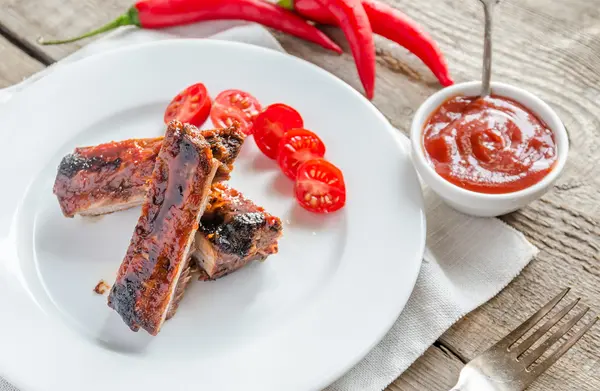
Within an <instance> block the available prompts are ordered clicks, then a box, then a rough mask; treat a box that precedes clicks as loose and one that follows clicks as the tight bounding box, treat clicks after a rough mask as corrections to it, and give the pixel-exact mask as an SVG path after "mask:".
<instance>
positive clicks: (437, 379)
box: [386, 346, 463, 391]
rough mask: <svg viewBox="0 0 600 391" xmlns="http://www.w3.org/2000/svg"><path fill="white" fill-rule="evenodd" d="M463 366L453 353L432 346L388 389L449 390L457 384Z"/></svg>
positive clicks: (412, 390) (410, 390) (414, 390)
mask: <svg viewBox="0 0 600 391" xmlns="http://www.w3.org/2000/svg"><path fill="white" fill-rule="evenodd" d="M462 366H463V363H462V362H461V361H459V360H458V359H457V358H456V357H455V356H453V355H452V353H450V352H448V351H446V350H445V349H444V348H443V347H442V348H439V347H435V346H432V347H430V348H429V349H427V351H426V352H425V354H424V355H423V356H422V357H421V358H419V360H418V361H417V362H416V363H414V364H413V365H412V366H410V368H408V369H407V370H406V372H404V375H402V376H401V377H399V378H398V379H396V381H395V382H393V383H392V384H390V386H389V387H388V388H387V390H386V391H425V390H427V391H448V390H449V389H450V388H452V387H453V386H454V385H455V384H456V380H457V379H458V373H459V372H460V369H461V368H462ZM432 374H435V375H436V376H432Z"/></svg>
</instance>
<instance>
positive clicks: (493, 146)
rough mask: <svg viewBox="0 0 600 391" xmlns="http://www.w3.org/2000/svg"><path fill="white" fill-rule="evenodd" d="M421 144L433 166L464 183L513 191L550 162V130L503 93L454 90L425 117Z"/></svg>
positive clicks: (468, 186) (532, 180)
mask: <svg viewBox="0 0 600 391" xmlns="http://www.w3.org/2000/svg"><path fill="white" fill-rule="evenodd" d="M423 147H424V150H425V154H426V156H427V159H428V160H429V162H430V163H431V165H432V166H433V167H434V169H435V170H436V172H437V173H438V174H439V175H440V176H442V177H443V178H444V179H446V180H447V181H449V182H451V183H453V184H455V185H457V186H459V187H462V188H463V189H467V190H471V191H476V192H479V193H491V194H500V193H511V192H515V191H519V190H523V189H525V188H527V187H530V186H532V185H534V184H536V183H538V182H539V181H541V180H542V179H543V178H544V177H545V176H546V175H548V173H549V172H550V171H551V170H552V169H553V168H554V165H555V164H556V160H557V153H558V151H557V146H556V143H555V140H554V133H553V132H552V130H550V129H549V128H548V126H547V125H546V124H545V123H544V122H543V121H542V120H541V119H539V118H538V117H537V116H536V115H535V114H533V113H532V112H531V111H530V110H528V109H527V108H526V107H524V106H523V105H521V104H519V103H517V102H515V101H513V100H511V99H508V98H505V97H501V96H496V95H492V96H488V97H484V98H481V97H464V96H456V97H453V98H451V99H449V100H447V101H446V102H444V103H443V104H442V105H441V106H440V107H439V108H438V109H437V110H436V111H435V112H434V113H433V114H432V115H431V116H430V118H429V120H428V121H427V123H426V125H425V128H424V132H423Z"/></svg>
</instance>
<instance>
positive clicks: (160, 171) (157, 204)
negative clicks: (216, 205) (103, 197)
mask: <svg viewBox="0 0 600 391" xmlns="http://www.w3.org/2000/svg"><path fill="white" fill-rule="evenodd" d="M218 166H219V162H218V161H217V160H215V159H213V153H212V151H211V146H210V144H209V143H208V142H207V141H206V139H205V138H204V137H203V136H202V134H201V132H200V131H198V129H196V128H195V127H193V126H189V125H183V124H181V123H180V122H175V121H173V122H171V123H170V124H169V126H168V129H167V132H166V135H165V139H164V142H163V145H162V147H161V149H160V151H159V153H158V156H157V159H156V165H155V168H154V171H153V172H152V176H151V180H150V181H149V186H148V194H147V197H146V199H145V201H144V204H143V206H142V212H141V216H140V218H139V220H138V223H137V225H136V227H135V231H134V234H133V237H132V239H131V242H130V245H129V248H128V250H127V254H126V255H125V258H124V260H123V263H122V264H121V267H120V268H119V271H118V274H117V279H116V282H115V284H114V285H113V287H112V290H111V292H110V295H109V298H108V305H109V306H110V307H111V308H113V309H114V310H115V311H117V312H118V313H119V315H121V317H122V318H123V320H124V321H125V323H126V324H127V325H128V326H129V327H130V328H131V329H132V330H134V331H137V330H138V329H139V328H140V327H141V328H143V329H145V330H146V331H148V332H149V333H150V334H152V335H156V334H157V333H158V332H159V331H160V328H161V326H162V324H163V322H164V321H165V319H166V317H167V314H168V312H169V309H170V307H171V304H172V302H173V301H174V298H175V296H176V291H177V286H178V283H179V280H180V277H181V274H182V273H183V272H184V271H185V270H186V266H187V261H188V256H189V251H190V247H191V244H192V242H193V238H194V233H195V232H196V230H197V228H198V224H199V220H200V217H201V216H202V214H203V213H204V209H205V208H206V204H207V201H208V198H209V195H210V186H211V184H212V181H213V178H214V176H215V173H216V171H217V168H218Z"/></svg>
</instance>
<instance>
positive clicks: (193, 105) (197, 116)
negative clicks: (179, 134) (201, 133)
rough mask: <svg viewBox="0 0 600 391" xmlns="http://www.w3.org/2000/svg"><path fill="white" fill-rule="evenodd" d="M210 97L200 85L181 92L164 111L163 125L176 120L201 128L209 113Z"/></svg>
mask: <svg viewBox="0 0 600 391" xmlns="http://www.w3.org/2000/svg"><path fill="white" fill-rule="evenodd" d="M210 107H211V102H210V97H209V96H208V91H207V90H206V87H205V86H204V84H202V83H197V84H193V85H191V86H189V87H188V88H186V89H185V90H183V91H181V92H180V93H179V94H177V96H176V97H175V98H173V100H172V101H171V103H169V106H167V110H165V117H164V119H165V123H167V124H168V123H169V122H171V121H172V120H178V121H181V122H183V123H189V124H192V125H194V126H198V127H199V126H202V124H203V123H204V122H205V121H206V119H207V118H208V115H209V113H210Z"/></svg>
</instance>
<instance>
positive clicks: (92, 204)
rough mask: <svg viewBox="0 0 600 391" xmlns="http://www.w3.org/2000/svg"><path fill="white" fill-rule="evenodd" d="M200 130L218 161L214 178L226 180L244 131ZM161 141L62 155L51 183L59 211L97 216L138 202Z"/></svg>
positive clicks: (120, 143)
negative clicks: (52, 183)
mask: <svg viewBox="0 0 600 391" xmlns="http://www.w3.org/2000/svg"><path fill="white" fill-rule="evenodd" d="M201 133H202V136H203V137H204V138H205V139H206V141H207V142H208V143H209V144H210V147H211V150H212V153H213V157H214V158H215V159H217V160H219V162H220V164H219V167H218V170H217V174H216V176H215V181H225V180H228V179H229V175H230V173H231V170H233V162H234V161H235V159H236V158H237V156H238V154H239V151H240V149H241V147H242V144H243V143H244V138H245V136H244V134H243V133H242V132H240V131H239V130H237V128H235V127H230V128H225V129H215V130H203V131H201ZM162 143H163V137H156V138H144V139H131V140H125V141H113V142H110V143H106V144H100V145H96V146H91V147H82V148H76V149H75V151H74V152H73V153H71V154H69V155H67V156H65V157H64V158H63V159H62V162H61V163H60V166H59V167H58V173H57V175H56V180H55V182H54V194H55V195H56V196H57V198H58V201H59V203H60V207H61V209H62V211H63V214H64V215H65V216H67V217H73V216H74V215H76V214H81V215H102V214H106V213H111V212H115V211H118V210H123V209H127V208H130V207H133V206H137V205H140V204H141V203H142V202H143V200H144V197H145V195H146V188H147V185H148V182H149V179H150V177H151V175H152V171H153V169H154V164H155V162H156V157H157V155H158V152H159V151H160V148H161V146H162Z"/></svg>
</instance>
